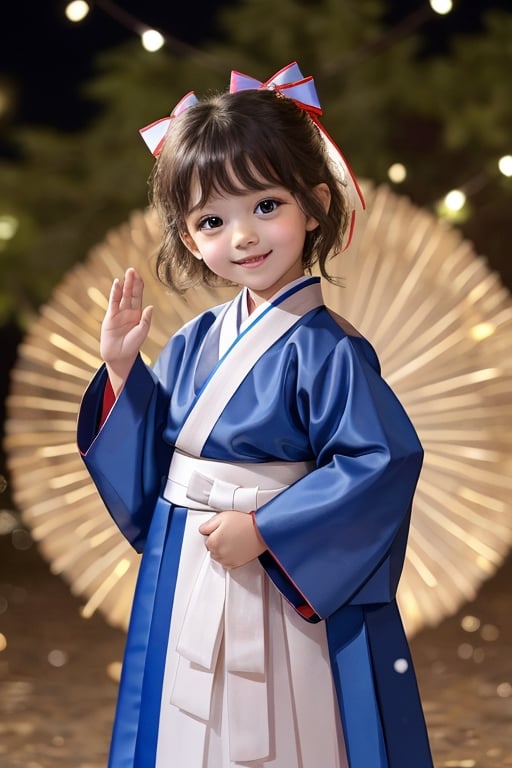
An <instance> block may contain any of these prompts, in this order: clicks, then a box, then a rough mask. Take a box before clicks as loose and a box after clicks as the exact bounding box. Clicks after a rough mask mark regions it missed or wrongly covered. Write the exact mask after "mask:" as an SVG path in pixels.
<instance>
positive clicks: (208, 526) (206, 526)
mask: <svg viewBox="0 0 512 768" xmlns="http://www.w3.org/2000/svg"><path fill="white" fill-rule="evenodd" d="M219 525H220V520H218V515H214V516H213V517H211V518H210V519H209V520H207V521H206V522H205V523H201V525H200V526H199V528H198V531H199V533H202V534H203V536H209V535H210V534H211V533H213V532H214V531H215V530H216V529H217V528H218V527H219Z"/></svg>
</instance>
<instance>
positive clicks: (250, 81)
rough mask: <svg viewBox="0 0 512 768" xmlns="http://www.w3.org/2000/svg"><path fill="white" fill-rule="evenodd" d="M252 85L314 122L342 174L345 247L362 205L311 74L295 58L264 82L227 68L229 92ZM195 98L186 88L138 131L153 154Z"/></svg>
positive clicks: (157, 150)
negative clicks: (168, 109)
mask: <svg viewBox="0 0 512 768" xmlns="http://www.w3.org/2000/svg"><path fill="white" fill-rule="evenodd" d="M252 89H256V90H261V89H268V90H274V91H276V92H277V93H279V94H280V95H281V96H285V97H286V98H288V99H292V101H294V102H295V103H296V104H297V105H298V106H299V107H300V108H301V109H304V110H305V111H306V112H307V113H308V115H309V116H310V118H311V119H312V120H313V122H314V123H315V125H316V126H317V128H318V130H319V132H320V135H321V136H322V139H323V141H324V143H325V146H326V148H327V151H328V154H329V157H330V159H331V161H332V162H333V163H334V165H335V167H336V168H337V169H338V172H339V174H340V176H341V178H342V181H343V184H344V185H345V189H346V194H347V197H348V199H349V213H350V225H349V231H348V233H347V237H346V242H345V246H344V247H345V248H347V247H348V245H349V244H350V241H351V239H352V233H353V229H354V222H355V214H356V209H357V208H358V207H360V208H362V209H364V208H365V207H366V205H365V200H364V197H363V193H362V191H361V188H360V187H359V184H358V183H357V179H356V177H355V176H354V174H353V173H352V170H351V169H350V166H349V165H348V163H347V161H346V160H345V158H344V156H343V154H342V152H341V150H340V148H339V147H338V145H337V144H336V143H335V142H334V141H333V139H332V138H331V137H330V136H329V134H328V133H327V131H326V130H325V128H324V127H323V125H322V124H321V123H320V120H319V116H320V115H321V114H322V107H321V106H320V101H319V98H318V94H317V92H316V88H315V83H314V80H313V78H312V77H311V76H309V77H304V76H303V74H302V72H301V71H300V69H299V66H298V64H297V62H295V61H293V62H291V64H288V65H287V66H286V67H283V68H282V69H280V70H279V72H276V73H275V75H272V77H270V78H269V79H268V80H267V81H265V82H261V81H260V80H257V79H256V78H254V77H250V76H249V75H244V74H242V73H241V72H236V71H233V72H231V81H230V86H229V92H230V93H236V92H238V91H245V90H252ZM197 101H198V99H197V98H196V96H195V93H194V91H190V92H189V93H187V94H186V95H185V96H184V97H183V98H182V99H180V101H179V102H178V103H177V104H176V106H175V107H174V109H173V110H172V112H171V114H170V115H169V116H168V117H164V118H162V119H161V120H157V121H156V122H154V123H150V124H149V125H147V126H145V127H144V128H141V130H140V131H139V133H140V135H141V136H142V138H143V139H144V142H145V143H146V145H147V146H148V148H149V149H150V151H151V153H152V154H153V155H154V156H155V157H157V156H158V155H159V154H160V152H161V150H162V146H163V143H164V141H165V137H166V135H167V131H168V130H169V128H170V126H171V124H172V121H173V120H174V119H175V118H176V117H179V116H180V115H181V114H182V113H183V112H185V111H186V110H187V109H188V108H189V107H191V106H192V105H194V104H196V103H197Z"/></svg>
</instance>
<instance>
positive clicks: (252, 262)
mask: <svg viewBox="0 0 512 768" xmlns="http://www.w3.org/2000/svg"><path fill="white" fill-rule="evenodd" d="M271 253H272V251H268V252H267V253H260V254H259V255H258V256H249V257H247V258H246V259H241V260H240V261H237V262H236V264H237V265H238V266H239V267H245V266H248V267H250V266H256V265H257V264H261V263H262V262H263V261H265V259H266V258H267V256H270V254H271Z"/></svg>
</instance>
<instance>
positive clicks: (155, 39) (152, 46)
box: [140, 29, 165, 53]
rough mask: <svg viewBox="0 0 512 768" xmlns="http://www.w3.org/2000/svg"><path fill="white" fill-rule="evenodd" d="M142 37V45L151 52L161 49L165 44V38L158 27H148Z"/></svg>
mask: <svg viewBox="0 0 512 768" xmlns="http://www.w3.org/2000/svg"><path fill="white" fill-rule="evenodd" d="M140 37H141V40H142V47H143V48H144V49H145V50H146V51H149V52H150V53H154V52H155V51H159V50H160V48H162V47H163V46H164V45H165V38H164V36H163V35H161V34H160V32H159V31H158V30H157V29H146V30H144V32H143V33H142V35H141V36H140Z"/></svg>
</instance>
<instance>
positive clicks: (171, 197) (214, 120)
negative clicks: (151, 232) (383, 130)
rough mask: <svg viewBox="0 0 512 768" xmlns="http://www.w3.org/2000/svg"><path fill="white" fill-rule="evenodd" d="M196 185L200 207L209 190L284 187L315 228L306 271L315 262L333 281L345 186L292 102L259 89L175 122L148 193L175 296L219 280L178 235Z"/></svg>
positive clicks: (161, 271)
mask: <svg viewBox="0 0 512 768" xmlns="http://www.w3.org/2000/svg"><path fill="white" fill-rule="evenodd" d="M263 180H264V181H263ZM193 183H198V184H199V189H200V190H201V200H200V201H199V205H201V206H202V205H204V204H205V203H206V201H207V200H208V198H209V197H210V195H211V194H212V193H215V194H219V193H220V194H222V193H224V194H228V195H232V194H242V193H243V192H245V191H247V190H249V191H256V190H259V189H265V188H266V187H267V186H268V185H269V184H270V185H276V186H282V187H285V188H286V189H287V190H288V191H289V192H290V193H291V194H292V195H293V196H294V197H295V199H296V200H297V202H298V204H299V205H300V207H301V209H302V211H303V212H304V214H305V215H306V216H311V217H313V218H314V219H316V220H317V221H318V223H319V225H318V227H316V229H314V230H313V231H312V232H307V233H306V239H305V243H304V252H303V257H302V263H303V267H304V271H309V270H310V269H311V267H312V266H313V264H315V263H316V262H318V265H319V268H320V272H321V274H322V275H323V276H324V277H325V278H326V279H328V280H331V281H332V280H333V278H332V277H331V276H330V275H329V274H328V272H327V269H326V261H327V259H328V257H329V256H330V255H332V254H334V253H337V252H338V251H339V250H340V249H341V243H342V240H343V236H344V234H345V231H346V229H347V226H348V220H349V215H348V211H347V201H346V197H345V192H344V185H343V182H342V181H341V180H340V179H338V178H337V176H336V171H335V169H334V168H333V166H332V164H331V162H330V161H329V159H328V156H327V151H326V148H325V146H324V142H323V139H322V137H321V135H320V132H319V130H318V128H317V126H316V125H315V123H314V122H313V120H311V118H310V117H309V116H308V114H307V113H306V112H305V111H304V110H303V109H301V108H300V107H298V106H297V105H296V104H295V103H294V102H293V101H292V100H291V99H288V98H285V97H282V96H279V95H278V94H277V93H276V92H275V91H271V90H263V89H262V90H246V91H239V92H238V93H231V94H230V93H223V94H220V95H214V96H210V97H208V98H206V99H204V100H203V101H200V102H198V103H197V104H195V105H193V106H192V107H190V108H189V109H188V110H187V111H186V112H184V113H183V114H182V115H180V116H179V117H177V118H174V119H173V120H172V123H171V126H170V129H169V131H168V133H167V136H166V138H165V142H164V146H163V148H162V151H161V153H160V155H159V157H158V159H157V162H156V164H155V168H154V170H153V173H152V175H151V178H150V194H151V200H152V202H153V205H154V206H155V208H156V210H157V212H158V213H159V216H160V218H161V221H162V224H163V238H162V243H161V247H160V250H159V253H158V256H157V262H156V271H157V275H158V277H159V279H160V280H161V281H162V282H163V283H164V284H165V285H167V286H168V287H170V288H172V289H174V290H178V291H181V290H184V289H185V288H187V287H189V286H190V285H192V284H194V283H197V282H205V283H206V284H208V285H218V284H219V282H220V283H222V282H223V281H222V279H221V278H218V277H217V276H216V275H214V273H213V272H211V270H210V269H209V268H208V267H207V266H206V264H205V263H204V262H203V261H201V260H198V259H196V258H195V257H194V256H193V255H192V254H191V253H190V251H189V250H188V249H187V248H186V247H185V245H184V244H183V242H182V240H181V238H180V232H181V233H184V232H186V231H187V230H186V225H185V219H186V217H187V215H188V213H189V212H190V208H191V200H190V191H191V189H192V185H193ZM321 183H324V184H327V186H328V187H329V190H330V194H331V199H330V204H329V209H328V210H327V211H325V209H324V207H323V205H322V203H321V201H320V200H319V199H318V197H317V196H316V195H315V194H314V191H313V190H314V188H315V187H316V186H317V185H318V184H321Z"/></svg>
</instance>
